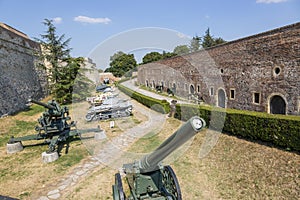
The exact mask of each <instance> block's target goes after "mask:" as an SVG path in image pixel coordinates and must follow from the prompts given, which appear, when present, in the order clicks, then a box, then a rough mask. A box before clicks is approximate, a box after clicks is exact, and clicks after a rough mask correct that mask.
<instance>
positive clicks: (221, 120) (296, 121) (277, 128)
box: [117, 80, 300, 151]
mask: <svg viewBox="0 0 300 200" xmlns="http://www.w3.org/2000/svg"><path fill="white" fill-rule="evenodd" d="M124 81H126V80H124ZM122 82H123V81H122ZM119 83H120V82H119ZM117 87H118V88H119V89H120V90H121V91H122V92H124V93H125V94H127V95H129V96H131V97H132V98H133V99H135V100H137V101H139V102H140V103H142V104H144V105H145V106H147V107H149V108H151V109H153V110H156V111H158V112H160V113H168V112H169V111H170V106H169V103H168V102H167V101H166V100H158V99H154V98H152V97H148V96H145V95H143V94H140V93H138V92H136V91H133V90H131V89H129V88H127V87H125V86H123V85H121V84H117ZM195 115H198V116H200V117H202V118H203V119H204V120H205V121H206V123H207V126H208V127H209V128H210V129H215V130H218V131H221V132H222V133H226V134H231V135H236V136H241V137H243V138H247V139H251V140H256V141H258V140H260V141H264V142H269V143H272V144H274V145H276V146H278V147H283V148H286V149H291V150H296V151H300V117H298V116H287V115H272V114H268V113H262V112H254V111H245V110H235V109H222V108H216V107H211V106H199V105H193V104H177V105H176V113H175V118H177V119H180V120H183V121H187V120H188V119H190V118H191V117H192V116H195Z"/></svg>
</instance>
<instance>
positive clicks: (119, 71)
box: [105, 51, 137, 77]
mask: <svg viewBox="0 0 300 200" xmlns="http://www.w3.org/2000/svg"><path fill="white" fill-rule="evenodd" d="M110 61H111V62H110V64H109V65H110V67H109V68H107V69H105V72H111V73H112V74H113V75H114V76H116V77H122V76H124V75H125V74H126V75H127V76H130V74H131V73H129V74H128V73H127V72H129V71H132V70H134V69H135V67H136V66H137V63H136V60H135V58H134V55H133V54H125V53H124V52H121V51H119V52H117V53H115V54H114V55H112V56H111V57H110Z"/></svg>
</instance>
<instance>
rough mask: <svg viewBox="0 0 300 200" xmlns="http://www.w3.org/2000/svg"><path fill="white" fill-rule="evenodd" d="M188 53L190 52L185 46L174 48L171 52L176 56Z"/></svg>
mask: <svg viewBox="0 0 300 200" xmlns="http://www.w3.org/2000/svg"><path fill="white" fill-rule="evenodd" d="M189 52H190V49H189V47H188V46H187V45H179V46H176V47H175V48H174V50H173V53H175V54H177V55H183V54H187V53H189Z"/></svg>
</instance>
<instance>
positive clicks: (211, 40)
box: [201, 28, 226, 49]
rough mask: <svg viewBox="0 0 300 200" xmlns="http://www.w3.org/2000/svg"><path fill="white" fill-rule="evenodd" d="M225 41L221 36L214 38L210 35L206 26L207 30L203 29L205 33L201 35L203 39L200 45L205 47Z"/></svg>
mask: <svg viewBox="0 0 300 200" xmlns="http://www.w3.org/2000/svg"><path fill="white" fill-rule="evenodd" d="M225 42H226V41H225V40H223V39H222V38H220V37H219V38H214V37H213V36H211V34H210V31H209V28H207V30H206V31H205V35H204V36H203V41H202V43H201V46H202V47H203V48H204V49H206V48H209V47H212V46H215V45H218V44H222V43H225Z"/></svg>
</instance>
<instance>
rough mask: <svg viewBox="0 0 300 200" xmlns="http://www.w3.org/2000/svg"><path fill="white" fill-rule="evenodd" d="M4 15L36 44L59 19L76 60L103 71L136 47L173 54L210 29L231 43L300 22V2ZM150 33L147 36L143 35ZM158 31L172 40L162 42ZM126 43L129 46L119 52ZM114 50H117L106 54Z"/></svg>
mask: <svg viewBox="0 0 300 200" xmlns="http://www.w3.org/2000/svg"><path fill="white" fill-rule="evenodd" d="M0 9H1V12H0V21H1V22H4V23H6V24H8V25H10V26H12V27H14V28H16V29H18V30H20V31H22V32H24V33H25V34H27V35H28V36H29V37H31V38H34V37H35V38H39V37H40V34H43V33H44V31H45V30H46V27H45V26H44V25H43V24H42V21H43V20H44V19H45V18H47V19H54V20H55V26H56V28H57V32H58V34H59V35H61V34H65V36H66V37H67V38H71V39H72V40H71V43H70V47H71V48H72V49H73V50H72V56H84V57H86V56H90V57H92V58H93V59H94V60H96V62H97V65H98V66H99V67H102V68H105V66H102V65H106V64H105V62H102V63H101V61H100V60H97V59H99V58H101V59H102V60H109V54H112V53H113V52H114V51H116V50H118V49H120V50H123V49H122V48H123V47H124V46H127V45H129V44H130V45H132V43H134V42H137V43H138V44H136V45H135V46H134V45H133V46H130V48H124V51H127V52H133V53H136V52H137V51H136V49H143V50H142V51H139V53H138V52H137V53H136V55H137V57H141V55H142V54H143V53H145V52H146V51H147V50H148V51H150V50H152V49H160V50H167V51H172V50H173V46H174V47H175V46H176V45H180V44H184V43H187V42H188V41H189V38H190V37H192V36H195V35H198V36H202V35H203V34H204V32H205V30H206V29H207V28H208V27H209V28H210V31H211V34H212V35H213V36H216V37H222V38H223V39H225V40H227V41H231V40H235V39H238V38H242V37H245V36H249V35H253V34H256V33H260V32H263V31H267V30H271V29H274V28H278V27H281V26H285V25H288V24H292V23H296V22H299V21H300V0H185V1H183V0H181V1H179V0H165V1H164V0H151V1H146V0H123V1H121V0H107V1H101V0H98V1H96V0H84V1H81V0H77V1H75V0H44V1H41V0H23V1H22V0H0ZM145 27H147V28H146V29H145V30H147V31H146V32H147V33H145V32H143V33H142V34H143V35H142V36H141V35H137V34H139V31H136V30H141V29H143V28H145ZM149 27H152V28H149ZM155 30H158V32H160V31H161V34H160V35H164V32H165V31H167V32H168V34H167V36H162V38H160V36H157V35H155V34H153V33H154V32H155ZM128 33H130V34H129V36H127V37H122V36H124V34H125V35H126V34H128ZM173 33H174V34H176V35H177V36H178V41H176V38H175V39H174V38H173V39H172V37H173ZM120 36H121V37H120ZM157 38H160V39H159V40H157V41H156V39H157ZM141 40H144V42H140V41H141ZM162 40H163V41H164V42H165V41H166V40H170V41H168V42H169V43H172V44H173V46H172V45H171V46H170V44H168V45H169V46H168V45H163V44H162V43H163V42H161V43H159V42H158V41H162ZM116 41H119V42H118V43H117V44H116ZM122 41H123V42H125V43H126V44H123V46H122V45H121V46H119V45H120V43H122ZM146 41H147V42H148V43H147V44H145V42H146ZM149 41H153V45H152V44H151V42H149ZM139 42H140V43H139ZM157 43H159V44H158V45H155V44H157ZM139 45H140V47H139ZM99 46H100V47H102V50H101V51H99V52H97V53H95V49H97V48H99ZM109 46H110V47H112V46H114V48H111V49H110V50H109V51H105V49H108V47H109ZM148 47H149V48H148ZM141 52H143V53H141ZM105 54H106V55H105ZM138 54H140V55H138ZM137 60H138V58H137Z"/></svg>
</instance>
